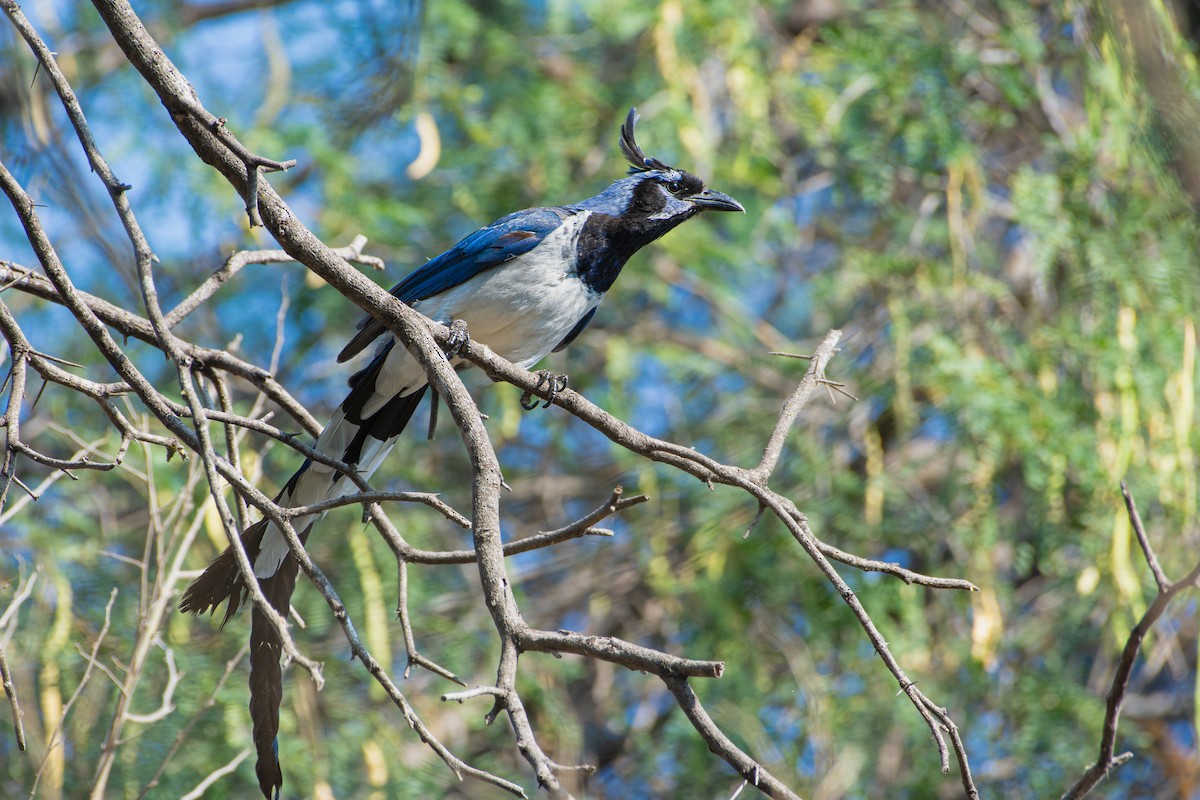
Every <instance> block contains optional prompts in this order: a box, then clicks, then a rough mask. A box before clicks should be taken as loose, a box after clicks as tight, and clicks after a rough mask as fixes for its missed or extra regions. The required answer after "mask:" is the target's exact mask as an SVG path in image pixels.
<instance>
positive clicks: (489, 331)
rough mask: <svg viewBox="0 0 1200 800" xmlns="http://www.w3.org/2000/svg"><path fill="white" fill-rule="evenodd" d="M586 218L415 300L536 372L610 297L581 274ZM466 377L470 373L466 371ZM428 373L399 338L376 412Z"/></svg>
mask: <svg viewBox="0 0 1200 800" xmlns="http://www.w3.org/2000/svg"><path fill="white" fill-rule="evenodd" d="M581 217H584V215H579V217H577V218H574V219H573V220H570V221H568V223H566V224H564V225H563V226H562V227H561V228H559V229H558V230H557V231H555V232H554V233H553V234H551V235H550V236H548V237H546V240H545V241H544V242H542V243H541V244H540V245H539V246H538V247H536V248H534V249H533V250H531V251H530V252H528V253H526V254H524V255H522V256H519V257H517V258H514V259H513V260H512V261H509V262H507V263H505V264H503V265H501V266H499V267H495V268H493V269H491V270H488V271H487V272H484V273H481V274H479V275H476V276H475V277H474V278H472V279H471V280H469V281H466V282H465V283H463V284H460V285H459V286H455V287H454V288H452V289H448V290H446V291H444V292H442V293H440V294H438V295H436V296H434V297H430V298H427V299H425V300H419V301H417V302H416V303H413V308H415V309H416V310H417V311H420V312H421V313H422V314H424V315H425V316H427V317H429V318H431V319H434V320H437V321H438V322H441V323H443V324H447V325H448V324H449V323H450V322H452V321H454V320H462V321H463V322H465V323H466V325H467V331H468V332H469V333H470V336H471V339H472V340H474V341H476V342H478V343H480V344H485V345H487V346H488V347H490V348H491V349H492V350H493V351H494V352H495V353H497V354H498V355H501V356H503V357H504V358H507V359H508V360H509V361H512V362H514V363H516V364H518V365H519V366H521V367H524V368H526V369H528V368H529V367H531V366H533V365H534V364H535V363H537V362H538V361H540V360H541V359H542V358H543V357H544V356H546V355H547V354H548V353H549V352H550V351H551V350H553V349H554V348H555V347H556V346H557V345H558V344H559V343H560V342H561V341H562V340H563V339H565V338H566V337H567V334H568V333H570V332H571V330H572V329H573V328H574V327H575V325H577V324H578V323H579V321H580V320H581V319H583V317H584V315H586V314H587V313H588V312H589V311H591V310H592V309H593V308H595V307H596V306H597V305H599V304H600V300H601V298H602V297H603V295H602V294H600V293H598V292H595V291H593V290H591V289H589V288H588V286H587V284H585V283H584V282H583V281H582V280H581V279H580V278H579V274H578V273H577V272H576V271H575V258H574V250H575V243H576V240H577V239H578V235H579V228H580V227H581V226H582V222H583V219H581ZM464 377H465V376H464ZM425 383H426V379H425V372H424V370H422V369H421V366H420V365H419V364H418V363H417V362H416V360H415V359H413V357H412V356H410V355H409V354H408V351H407V350H405V348H404V347H403V345H401V344H400V343H399V342H397V344H396V346H395V347H393V348H392V350H391V352H390V353H389V354H388V358H387V360H386V361H385V362H384V364H383V368H382V369H381V370H380V374H379V376H378V378H377V379H376V383H375V397H374V398H372V400H371V401H369V402H368V403H367V404H366V405H365V407H364V409H363V416H364V417H368V416H370V415H371V414H373V413H374V412H375V411H377V410H378V409H380V408H382V407H383V405H384V404H385V403H386V402H387V401H388V400H389V399H390V398H392V397H393V396H395V395H397V394H408V393H409V392H413V391H416V390H417V389H419V388H420V387H422V386H424V385H425Z"/></svg>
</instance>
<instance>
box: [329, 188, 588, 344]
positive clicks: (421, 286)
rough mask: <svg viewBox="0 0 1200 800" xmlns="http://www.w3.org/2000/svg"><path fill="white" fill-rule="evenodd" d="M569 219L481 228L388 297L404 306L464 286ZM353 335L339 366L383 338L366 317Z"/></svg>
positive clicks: (562, 214)
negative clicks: (396, 299) (398, 300)
mask: <svg viewBox="0 0 1200 800" xmlns="http://www.w3.org/2000/svg"><path fill="white" fill-rule="evenodd" d="M569 214H570V212H569V211H567V210H565V209H561V208H531V209H528V210H526V211H518V212H517V213H515V214H509V215H508V216H507V217H502V218H501V219H498V220H496V221H495V222H493V223H492V224H491V225H488V226H487V227H486V228H480V229H479V230H477V231H475V232H474V233H472V234H471V235H470V236H468V237H466V238H465V239H463V240H462V241H461V242H459V243H458V244H456V245H454V247H451V248H450V249H449V250H447V251H446V252H444V253H442V254H441V255H440V256H438V257H437V258H434V259H432V260H430V261H428V262H427V263H425V264H424V265H423V266H421V267H419V268H418V269H416V270H414V271H413V272H412V274H410V275H409V276H408V277H406V278H405V279H404V280H402V281H400V282H399V283H398V284H396V285H395V286H393V287H392V290H391V291H392V294H393V295H395V296H396V297H397V298H399V299H400V300H402V301H403V302H405V303H408V304H409V305H411V304H413V303H415V302H417V301H418V300H424V299H425V298H427V297H433V296H434V295H436V294H440V293H441V292H444V291H446V290H447V289H453V288H454V287H455V286H458V285H459V284H462V283H465V282H467V281H469V280H471V278H474V277H475V276H476V275H478V274H479V273H481V272H484V271H486V270H489V269H492V268H493V267H498V266H499V265H501V264H503V263H505V262H506V261H511V260H513V259H514V258H517V257H518V256H522V255H524V254H525V253H528V252H529V251H530V250H532V249H533V248H535V247H537V246H538V245H539V244H540V243H541V242H542V240H543V239H545V238H546V237H547V236H548V235H549V234H550V233H551V232H552V231H554V230H555V229H557V228H558V227H559V226H560V225H562V223H563V220H564V219H566V217H567V216H568V215H569ZM358 329H359V330H358V333H357V334H355V336H354V338H353V339H351V340H350V342H349V343H348V344H347V345H346V346H345V347H344V348H342V352H341V353H339V354H338V361H345V360H347V359H349V358H352V357H353V356H355V355H357V354H358V353H359V352H361V351H362V350H363V349H364V348H366V346H367V345H368V344H370V343H371V342H372V341H374V340H375V338H376V337H378V336H379V335H380V334H382V333H383V332H384V331H385V330H386V328H384V326H383V323H381V322H379V320H377V319H375V318H374V317H372V316H370V315H368V316H366V317H363V319H362V321H360V322H359V323H358Z"/></svg>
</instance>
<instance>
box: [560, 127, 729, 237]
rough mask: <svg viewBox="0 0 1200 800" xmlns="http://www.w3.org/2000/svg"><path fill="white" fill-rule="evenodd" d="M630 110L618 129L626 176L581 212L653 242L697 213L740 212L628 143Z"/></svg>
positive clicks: (693, 179)
mask: <svg viewBox="0 0 1200 800" xmlns="http://www.w3.org/2000/svg"><path fill="white" fill-rule="evenodd" d="M637 121H638V113H637V109H636V108H631V109H629V116H628V117H626V118H625V124H624V125H622V126H621V139H620V144H621V152H622V153H624V154H625V158H626V159H628V161H629V164H630V167H629V177H628V178H623V179H621V180H619V181H617V182H615V183H614V184H612V185H611V186H609V187H608V188H607V189H605V190H604V191H603V192H601V193H600V194H598V195H596V196H595V197H593V198H591V199H589V200H586V201H584V202H583V203H580V204H579V205H580V207H581V208H585V209H588V210H590V211H596V212H599V213H602V214H611V215H613V216H615V217H621V218H622V219H623V220H624V221H625V222H626V223H627V224H630V225H633V226H634V227H637V228H644V229H645V230H646V231H647V232H651V231H653V233H654V236H653V237H652V238H658V237H659V236H662V235H663V234H664V233H666V232H667V231H669V230H671V229H672V228H674V227H675V226H676V225H679V224H680V223H681V222H684V221H685V220H688V219H691V218H692V217H694V216H696V215H697V214H699V213H700V212H701V211H742V212H744V211H745V210H746V209H744V208H742V204H741V203H739V202H738V201H737V200H734V199H733V198H732V197H730V196H729V195H727V194H724V193H723V192H718V191H716V190H714V189H708V188H706V187H705V186H704V181H702V180H700V178H698V177H696V176H695V175H693V174H691V173H690V172H686V171H684V170H682V169H678V168H676V167H670V166H667V165H666V164H664V163H663V162H661V161H659V160H658V159H657V158H651V157H649V156H647V155H646V154H645V153H644V152H642V148H641V146H639V145H638V143H637V139H636V138H634V126H635V125H637Z"/></svg>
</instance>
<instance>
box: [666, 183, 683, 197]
mask: <svg viewBox="0 0 1200 800" xmlns="http://www.w3.org/2000/svg"><path fill="white" fill-rule="evenodd" d="M667 191H668V192H670V193H671V194H675V195H677V194H679V193H680V192H682V191H683V184H682V183H680V182H679V181H671V182H670V183H668V184H667Z"/></svg>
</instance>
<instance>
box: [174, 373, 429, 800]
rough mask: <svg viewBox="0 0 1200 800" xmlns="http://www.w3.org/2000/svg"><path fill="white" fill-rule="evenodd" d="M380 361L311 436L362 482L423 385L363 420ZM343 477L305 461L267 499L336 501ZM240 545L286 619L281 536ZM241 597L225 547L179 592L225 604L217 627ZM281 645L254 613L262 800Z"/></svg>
mask: <svg viewBox="0 0 1200 800" xmlns="http://www.w3.org/2000/svg"><path fill="white" fill-rule="evenodd" d="M382 361H383V359H382V358H380V359H377V360H376V362H375V363H374V364H373V365H372V368H369V369H368V370H364V373H365V374H364V373H360V375H359V376H356V378H357V379H358V380H357V382H356V385H355V386H354V390H353V391H351V393H350V396H349V397H347V398H346V400H345V401H344V402H343V403H342V406H341V408H339V409H338V413H337V414H335V415H334V418H333V420H331V421H330V424H329V425H328V426H327V430H326V431H325V433H323V434H322V436H321V437H320V439H318V443H317V445H318V449H320V450H322V451H324V452H328V453H329V455H331V456H333V457H334V458H337V459H340V460H342V461H344V462H346V463H348V464H352V465H355V466H357V467H358V469H359V473H360V474H361V475H363V476H364V477H366V476H368V475H370V474H371V473H372V472H373V471H374V470H375V468H376V467H377V466H378V465H379V463H380V462H381V461H382V460H383V457H384V456H385V455H386V453H387V451H388V450H390V449H391V447H392V444H393V443H394V442H395V439H396V437H397V436H398V435H399V434H400V432H401V431H402V430H403V429H404V427H405V426H406V425H407V424H408V421H409V419H410V418H411V417H412V415H413V412H414V411H415V410H416V407H417V405H418V404H419V403H420V401H421V398H422V396H423V395H424V394H425V390H424V388H422V389H420V390H418V391H414V392H412V393H411V394H408V395H405V396H402V397H401V396H396V397H393V398H391V400H389V401H387V402H386V403H383V404H382V407H380V408H379V409H378V410H377V411H375V412H374V413H372V414H371V415H370V416H369V417H368V418H367V419H362V417H361V414H360V410H361V408H362V406H363V403H364V395H366V394H367V393H368V392H370V391H372V390H373V389H374V383H375V373H377V372H378V369H379V367H380V366H381V364H382ZM352 489H353V486H352V484H351V483H350V482H349V481H346V480H345V479H344V476H342V475H340V474H339V473H335V472H333V471H332V470H330V469H328V468H327V467H324V466H323V465H320V464H314V463H313V462H310V461H305V462H304V465H303V466H301V467H300V469H299V470H297V471H296V474H294V475H293V476H292V477H291V479H290V480H289V481H288V482H287V484H286V485H285V486H284V487H283V490H282V491H281V492H280V493H279V495H278V496H277V497H276V498H275V502H277V503H279V504H280V505H282V506H285V507H291V508H295V507H299V506H302V505H308V504H311V503H316V502H320V501H322V500H326V499H330V498H332V497H337V496H340V495H342V494H345V493H347V492H349V491H352ZM316 521H317V520H316V518H314V517H312V516H305V517H299V518H296V519H294V520H293V524H294V525H295V526H296V528H297V531H296V532H297V534H298V535H299V537H300V541H301V543H304V542H306V541H307V540H308V534H309V532H310V531H311V530H312V526H313V524H314V523H315V522H316ZM242 545H243V547H244V548H245V550H246V556H247V557H248V558H249V560H250V563H251V564H252V565H253V567H254V571H255V575H256V576H257V577H258V582H259V586H261V587H262V591H263V594H264V595H265V596H266V598H267V600H268V601H269V602H270V604H271V606H272V607H273V608H274V609H275V610H276V611H278V612H279V613H280V614H282V615H283V616H284V617H286V616H287V614H288V610H289V608H290V602H291V597H292V592H293V591H294V590H295V588H296V578H297V574H298V572H299V565H298V564H297V562H296V559H295V556H293V555H292V554H291V551H290V550H289V549H287V546H286V542H285V540H284V538H283V534H282V532H281V531H280V530H279V529H278V527H276V526H274V525H272V524H271V522H270V520H268V519H263V520H260V521H258V522H256V523H254V524H253V525H251V526H249V527H248V528H246V530H245V531H243V532H242ZM247 594H248V591H247V587H246V583H245V581H244V579H243V578H242V573H241V571H240V570H239V569H238V565H237V560H236V559H235V557H234V554H233V550H232V549H231V548H230V547H227V548H225V550H224V552H222V553H221V554H220V555H219V556H217V557H216V559H214V560H213V562H212V563H211V564H209V565H208V568H207V569H205V570H204V572H203V573H202V574H201V575H200V577H198V578H196V579H195V580H194V581H192V583H191V584H190V585H189V586H188V587H187V589H186V590H185V591H184V594H183V599H182V600H181V601H180V604H179V608H180V610H181V611H184V612H187V613H190V614H197V615H199V614H203V613H206V612H213V613H215V612H216V609H217V607H218V606H219V605H221V603H228V605H227V606H226V608H225V616H224V618H223V619H222V621H221V625H222V626H224V624H225V623H226V622H228V621H229V620H230V619H231V618H232V617H233V615H234V613H236V612H237V610H238V608H239V607H240V606H241V605H242V604H243V603H244V602H245V600H246V596H247ZM282 647H283V645H282V641H281V639H280V636H279V632H278V631H277V630H276V629H275V626H274V625H272V624H271V622H270V621H269V620H268V619H267V618H266V615H264V614H263V613H262V612H260V611H259V610H258V609H257V608H255V609H254V610H253V611H252V613H251V618H250V717H251V719H252V721H253V727H254V746H255V749H256V750H257V752H258V761H257V764H256V765H255V773H256V774H257V776H258V785H259V788H260V789H261V790H262V792H263V795H264V796H265V797H267V798H268V800H270V798H271V797H272V795H274V796H275V797H278V795H279V790H280V788H281V787H282V785H283V772H282V770H281V768H280V765H279V754H278V744H277V740H276V737H277V735H278V733H279V706H280V701H281V700H282V697H283V675H282V670H281V667H280V663H279V658H280V655H281V653H282Z"/></svg>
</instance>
